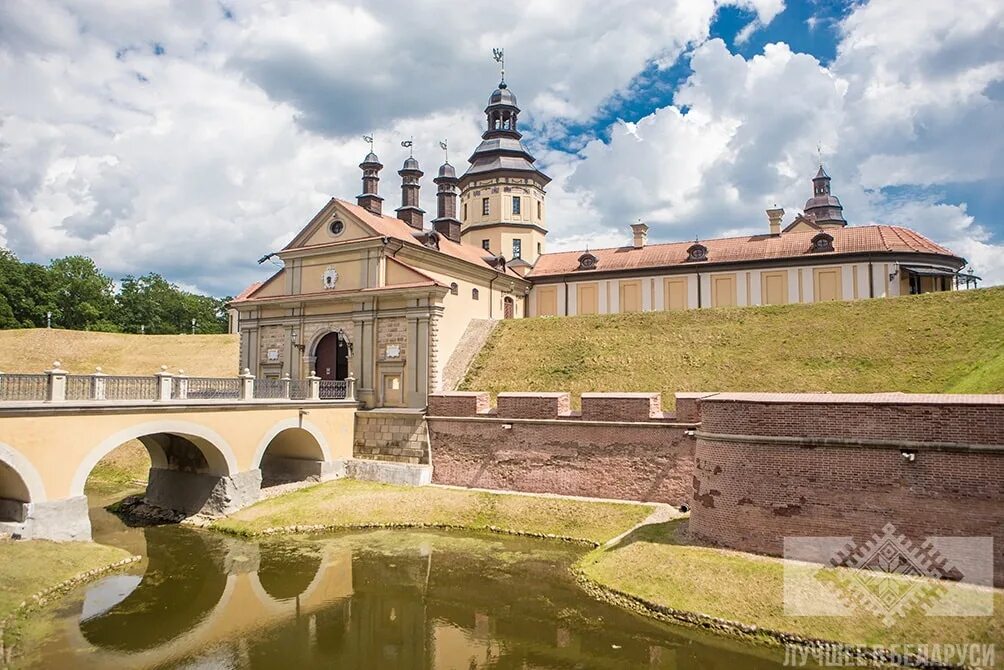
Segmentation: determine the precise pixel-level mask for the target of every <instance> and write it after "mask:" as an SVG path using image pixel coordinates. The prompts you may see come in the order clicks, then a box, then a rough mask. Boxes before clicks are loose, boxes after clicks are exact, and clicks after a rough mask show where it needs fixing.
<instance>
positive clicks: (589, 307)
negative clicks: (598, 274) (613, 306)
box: [575, 282, 600, 314]
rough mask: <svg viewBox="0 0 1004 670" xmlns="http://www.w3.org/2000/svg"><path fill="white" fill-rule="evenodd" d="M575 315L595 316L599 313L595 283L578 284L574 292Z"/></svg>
mask: <svg viewBox="0 0 1004 670" xmlns="http://www.w3.org/2000/svg"><path fill="white" fill-rule="evenodd" d="M575 299H576V305H575V313H576V314H596V313H598V312H599V311H600V294H599V287H598V286H597V285H596V283H595V282H592V283H588V284H578V285H577V286H576V291H575Z"/></svg>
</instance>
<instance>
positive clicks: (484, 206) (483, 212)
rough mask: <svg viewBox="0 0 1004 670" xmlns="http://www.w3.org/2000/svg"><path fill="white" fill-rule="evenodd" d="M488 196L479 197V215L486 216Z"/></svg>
mask: <svg viewBox="0 0 1004 670" xmlns="http://www.w3.org/2000/svg"><path fill="white" fill-rule="evenodd" d="M489 211H490V210H489V209H488V198H481V215H482V216H488V212H489Z"/></svg>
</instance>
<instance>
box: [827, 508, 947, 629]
mask: <svg viewBox="0 0 1004 670" xmlns="http://www.w3.org/2000/svg"><path fill="white" fill-rule="evenodd" d="M830 564H831V565H833V566H834V567H841V566H842V567H845V568H851V569H850V570H837V571H834V572H835V574H834V573H829V574H827V576H825V577H824V576H822V573H819V574H817V576H816V578H817V579H823V580H825V581H826V582H827V583H829V584H830V585H831V586H833V587H835V588H834V590H835V591H836V593H837V594H838V596H839V597H840V599H841V600H842V601H843V602H844V604H845V605H847V606H849V607H852V608H860V609H865V610H867V611H869V612H871V613H872V614H874V615H876V616H879V617H881V618H882V622H883V623H884V624H885V625H886V626H891V625H893V624H894V623H895V622H896V620H897V619H899V618H902V617H904V616H906V615H907V614H909V613H910V612H912V611H914V610H916V609H918V608H924V609H926V608H928V607H930V605H931V604H932V603H933V602H934V601H935V600H936V599H937V598H939V597H941V596H942V595H944V593H945V587H944V586H942V585H941V584H939V583H937V582H932V581H928V580H927V579H924V578H925V577H927V578H931V579H937V580H940V579H945V578H949V579H953V580H954V579H958V578H959V576H960V574H961V573H960V572H959V570H958V569H957V568H956V567H955V566H954V565H949V563H948V560H947V559H946V558H944V557H943V556H942V555H941V553H940V552H939V551H937V550H936V549H935V548H934V546H933V545H932V544H931V542H930V541H925V542H924V543H923V544H922V545H920V547H917V546H916V545H915V544H914V543H913V542H912V541H910V539H909V538H907V537H906V536H905V535H903V534H902V533H899V532H897V530H896V527H895V526H894V525H893V524H891V523H889V524H886V525H885V526H884V527H883V528H882V532H881V533H877V534H875V535H873V536H872V538H871V539H870V540H868V541H867V542H865V543H863V544H856V545H855V544H848V545H846V546H845V547H844V548H843V549H841V550H840V551H838V552H836V553H835V554H834V555H833V556H832V557H831V558H830ZM899 577H908V578H913V579H900V578H899Z"/></svg>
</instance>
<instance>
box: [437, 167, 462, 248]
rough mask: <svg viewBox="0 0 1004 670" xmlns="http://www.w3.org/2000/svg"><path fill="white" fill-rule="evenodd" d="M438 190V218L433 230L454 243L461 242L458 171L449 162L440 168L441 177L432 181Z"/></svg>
mask: <svg viewBox="0 0 1004 670" xmlns="http://www.w3.org/2000/svg"><path fill="white" fill-rule="evenodd" d="M432 181H433V183H434V184H435V185H436V186H437V189H436V218H435V219H433V220H432V228H433V230H435V231H436V232H437V233H439V234H440V235H443V236H444V237H447V238H449V239H451V240H453V241H454V242H459V241H460V220H459V219H457V182H458V181H460V180H459V179H457V171H456V170H455V169H454V168H453V166H452V165H450V163H449V161H447V162H446V163H443V164H442V165H440V166H439V175H438V176H437V177H436V178H435V179H433V180H432Z"/></svg>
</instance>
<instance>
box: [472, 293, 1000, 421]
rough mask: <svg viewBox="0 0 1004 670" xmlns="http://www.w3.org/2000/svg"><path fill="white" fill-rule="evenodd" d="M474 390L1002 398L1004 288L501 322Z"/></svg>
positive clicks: (668, 396)
mask: <svg viewBox="0 0 1004 670" xmlns="http://www.w3.org/2000/svg"><path fill="white" fill-rule="evenodd" d="M461 388H462V389H465V390H472V391H490V392H492V393H493V394H495V393H498V392H500V391H571V392H572V393H573V396H576V398H577V396H578V394H580V393H582V392H584V391H661V392H662V393H663V403H664V404H665V405H667V406H669V405H671V404H672V402H673V397H672V394H673V393H675V392H677V391H791V392H799V391H801V392H805V391H832V392H837V393H839V392H878V391H907V392H922V393H947V392H953V393H962V392H965V393H1001V392H1004V287H999V288H990V289H980V290H977V291H958V292H951V293H936V294H935V293H932V294H926V295H920V296H907V297H902V298H892V299H876V300H859V301H855V302H832V303H819V304H814V305H783V306H770V307H744V308H722V309H702V310H690V311H685V312H647V313H642V314H613V315H602V316H578V317H545V318H534V319H515V320H508V321H503V322H502V323H500V324H499V326H498V327H497V328H496V329H495V331H494V332H493V333H492V336H491V338H490V339H489V341H488V343H487V344H486V345H485V348H484V349H483V350H482V351H481V353H480V355H479V356H478V357H477V359H476V360H475V362H474V365H473V366H472V367H471V370H470V372H469V373H468V375H467V378H466V379H465V380H464V382H463V384H462V385H461Z"/></svg>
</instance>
